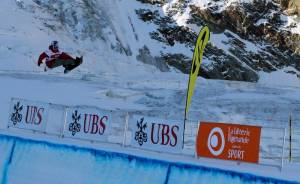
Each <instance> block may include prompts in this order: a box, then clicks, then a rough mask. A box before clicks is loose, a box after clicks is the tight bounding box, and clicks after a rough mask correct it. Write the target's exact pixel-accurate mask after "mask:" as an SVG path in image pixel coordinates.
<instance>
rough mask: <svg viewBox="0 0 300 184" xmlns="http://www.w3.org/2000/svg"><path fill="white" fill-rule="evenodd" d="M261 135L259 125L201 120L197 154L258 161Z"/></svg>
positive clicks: (252, 161) (225, 158) (224, 158)
mask: <svg viewBox="0 0 300 184" xmlns="http://www.w3.org/2000/svg"><path fill="white" fill-rule="evenodd" d="M260 136H261V127H258V126H248V125H238V124H225V123H211V122H201V123H200V126H199V129H198V135H197V138H196V139H197V140H196V150H197V155H198V156H202V157H209V158H218V159H223V160H235V161H243V162H251V163H258V162H259V146H260Z"/></svg>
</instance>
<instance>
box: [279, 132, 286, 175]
mask: <svg viewBox="0 0 300 184" xmlns="http://www.w3.org/2000/svg"><path fill="white" fill-rule="evenodd" d="M283 130H284V136H283V141H282V154H281V168H280V171H282V168H283V159H284V146H285V138H286V128H284V129H283Z"/></svg>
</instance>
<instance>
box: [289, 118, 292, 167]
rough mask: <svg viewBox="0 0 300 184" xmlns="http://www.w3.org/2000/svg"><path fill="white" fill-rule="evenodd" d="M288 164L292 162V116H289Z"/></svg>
mask: <svg viewBox="0 0 300 184" xmlns="http://www.w3.org/2000/svg"><path fill="white" fill-rule="evenodd" d="M289 133H290V135H289V136H290V139H289V143H290V144H289V162H292V114H291V113H290V115H289Z"/></svg>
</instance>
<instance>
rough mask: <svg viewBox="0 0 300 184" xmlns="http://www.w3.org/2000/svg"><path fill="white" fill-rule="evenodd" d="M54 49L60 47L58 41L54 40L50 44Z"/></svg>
mask: <svg viewBox="0 0 300 184" xmlns="http://www.w3.org/2000/svg"><path fill="white" fill-rule="evenodd" d="M50 46H51V47H52V48H53V49H58V41H52V42H51V45H50Z"/></svg>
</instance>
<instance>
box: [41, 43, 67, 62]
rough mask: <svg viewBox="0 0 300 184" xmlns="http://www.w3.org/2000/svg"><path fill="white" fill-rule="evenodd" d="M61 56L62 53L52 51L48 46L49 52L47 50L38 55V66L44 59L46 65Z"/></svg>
mask: <svg viewBox="0 0 300 184" xmlns="http://www.w3.org/2000/svg"><path fill="white" fill-rule="evenodd" d="M61 54H62V52H60V51H59V50H58V49H57V50H54V49H53V48H52V47H51V46H50V47H49V50H47V51H45V52H43V53H42V54H40V57H39V59H38V66H40V65H41V64H42V63H43V60H44V59H46V63H47V62H48V61H51V60H54V59H57V58H59V57H60V55H61Z"/></svg>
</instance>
